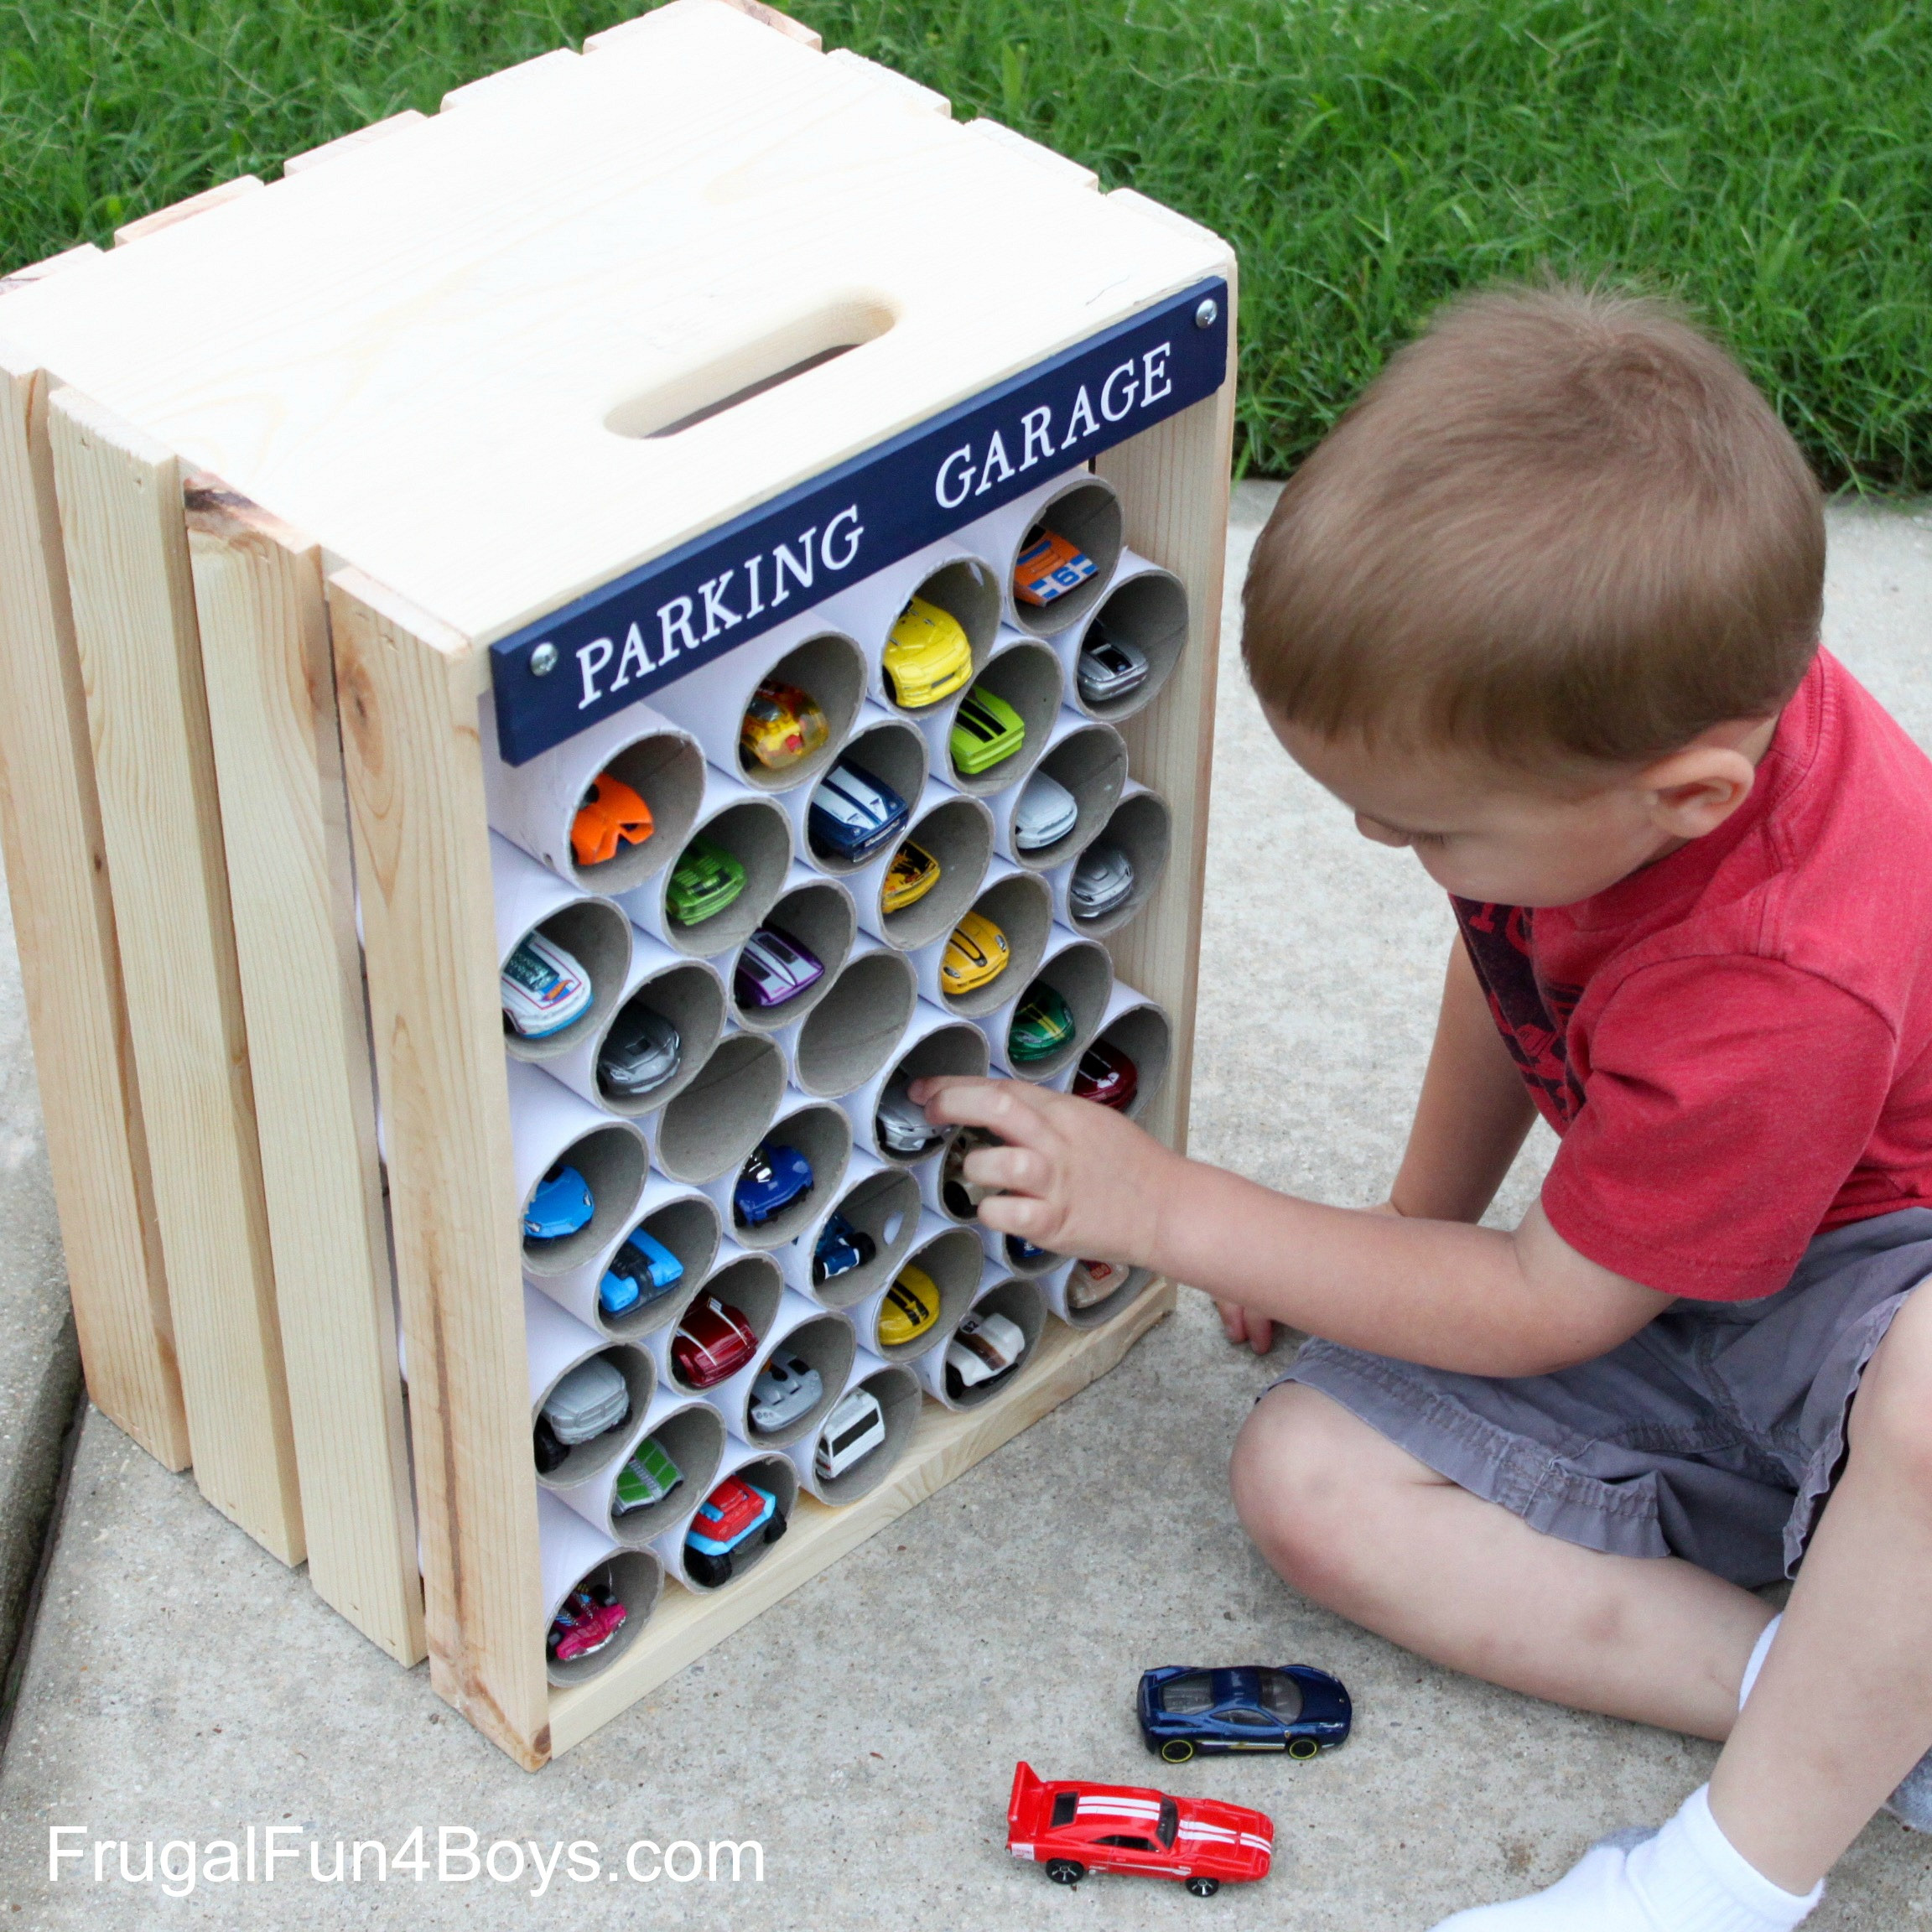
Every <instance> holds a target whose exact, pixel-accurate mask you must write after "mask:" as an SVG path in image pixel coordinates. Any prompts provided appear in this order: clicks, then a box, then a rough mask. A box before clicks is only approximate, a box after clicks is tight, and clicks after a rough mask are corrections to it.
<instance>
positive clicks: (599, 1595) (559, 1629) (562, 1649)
mask: <svg viewBox="0 0 1932 1932" xmlns="http://www.w3.org/2000/svg"><path fill="white" fill-rule="evenodd" d="M624 1622H625V1611H624V1606H623V1605H622V1604H621V1603H620V1602H618V1601H617V1597H616V1594H615V1592H614V1591H612V1589H611V1587H610V1585H609V1584H608V1583H579V1585H578V1586H577V1587H576V1588H575V1589H574V1590H573V1591H572V1592H570V1594H569V1596H568V1597H565V1598H564V1607H563V1608H562V1609H561V1610H559V1611H558V1613H557V1615H556V1618H555V1620H554V1621H553V1623H552V1624H551V1626H550V1634H549V1636H548V1639H546V1641H545V1644H544V1648H545V1649H546V1650H547V1651H548V1653H549V1657H550V1661H551V1662H552V1663H553V1664H574V1663H575V1662H576V1660H577V1659H579V1657H590V1656H594V1655H595V1654H596V1653H597V1652H598V1651H600V1650H601V1649H603V1648H604V1646H605V1644H608V1643H609V1642H610V1639H612V1638H613V1637H615V1635H616V1634H617V1633H618V1632H619V1631H620V1630H621V1629H622V1628H624Z"/></svg>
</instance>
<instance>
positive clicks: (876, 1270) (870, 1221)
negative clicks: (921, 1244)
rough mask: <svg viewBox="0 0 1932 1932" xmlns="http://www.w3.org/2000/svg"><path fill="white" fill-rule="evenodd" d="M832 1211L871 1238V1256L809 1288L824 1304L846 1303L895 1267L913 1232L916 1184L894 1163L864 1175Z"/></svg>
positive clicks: (878, 1284) (872, 1289)
mask: <svg viewBox="0 0 1932 1932" xmlns="http://www.w3.org/2000/svg"><path fill="white" fill-rule="evenodd" d="M837 1212H838V1213H840V1214H842V1215H844V1218H845V1219H846V1220H847V1221H848V1222H849V1223H850V1224H851V1226H852V1227H853V1228H855V1229H856V1230H857V1231H858V1232H859V1233H861V1234H863V1235H865V1237H866V1239H868V1240H870V1242H871V1244H872V1249H873V1254H872V1259H870V1261H865V1262H862V1263H860V1265H859V1266H858V1267H856V1268H852V1269H849V1270H847V1271H846V1272H845V1273H844V1274H843V1275H834V1276H833V1278H832V1279H831V1280H829V1281H825V1282H821V1283H819V1284H818V1285H816V1286H814V1288H813V1294H815V1295H816V1296H818V1299H819V1300H820V1301H823V1303H824V1304H825V1306H827V1307H828V1308H850V1307H853V1306H855V1305H856V1304H857V1303H859V1302H860V1301H864V1300H865V1297H866V1296H868V1295H875V1294H877V1293H878V1291H880V1289H881V1288H883V1287H884V1286H886V1284H887V1283H888V1282H889V1281H891V1279H892V1277H893V1276H894V1275H896V1274H897V1273H898V1272H899V1267H900V1264H901V1262H903V1261H904V1260H905V1259H906V1254H907V1253H908V1252H909V1251H910V1250H911V1246H912V1241H913V1238H914V1236H915V1235H917V1233H918V1231H919V1183H918V1182H917V1181H915V1180H914V1179H913V1178H912V1176H911V1175H910V1174H908V1173H906V1172H905V1171H903V1170H902V1169H899V1168H888V1169H887V1170H886V1171H885V1172H884V1173H883V1174H868V1175H867V1176H865V1179H864V1180H863V1181H861V1182H859V1184H858V1185H857V1186H856V1187H854V1188H852V1189H851V1190H850V1191H849V1192H848V1193H847V1194H845V1195H844V1197H843V1198H842V1199H841V1200H840V1201H839V1205H838V1209H837Z"/></svg>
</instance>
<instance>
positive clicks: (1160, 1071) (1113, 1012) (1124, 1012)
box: [1094, 984, 1174, 1120]
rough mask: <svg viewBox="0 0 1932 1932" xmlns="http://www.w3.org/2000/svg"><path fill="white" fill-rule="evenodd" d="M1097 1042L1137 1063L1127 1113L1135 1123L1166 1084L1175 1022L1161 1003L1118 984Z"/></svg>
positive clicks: (1108, 1003)
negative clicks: (1114, 1048)
mask: <svg viewBox="0 0 1932 1932" xmlns="http://www.w3.org/2000/svg"><path fill="white" fill-rule="evenodd" d="M1094 1039H1095V1041H1105V1042H1106V1043H1107V1044H1108V1045H1109V1046H1116V1047H1118V1048H1119V1050H1120V1052H1123V1053H1124V1054H1125V1055H1126V1056H1127V1057H1128V1058H1129V1059H1130V1060H1131V1061H1132V1062H1134V1071H1135V1075H1136V1076H1137V1078H1136V1080H1135V1088H1134V1098H1133V1099H1132V1100H1131V1101H1130V1103H1129V1104H1128V1105H1127V1107H1126V1109H1124V1111H1125V1113H1126V1115H1127V1118H1128V1119H1130V1120H1132V1119H1135V1118H1136V1117H1137V1116H1138V1115H1140V1114H1143V1113H1145V1111H1146V1109H1147V1108H1148V1107H1149V1106H1150V1104H1152V1103H1153V1101H1154V1099H1155V1098H1156V1095H1158V1094H1159V1093H1160V1091H1161V1087H1162V1086H1163V1085H1164V1084H1165V1083H1166V1078H1167V1067H1168V1064H1169V1062H1171V1060H1172V1058H1173V1056H1174V1022H1173V1021H1171V1019H1170V1018H1169V1017H1168V1015H1167V1009H1166V1007H1165V1006H1163V1005H1161V1002H1160V1001H1159V1000H1150V999H1149V998H1148V997H1147V995H1145V993H1136V992H1135V990H1134V989H1133V988H1132V987H1131V986H1124V985H1119V984H1116V985H1115V987H1114V993H1113V997H1112V998H1111V999H1109V1000H1108V1002H1107V1011H1106V1013H1105V1015H1104V1017H1103V1018H1102V1020H1101V1022H1100V1026H1099V1029H1098V1031H1097V1032H1096V1034H1095V1035H1094Z"/></svg>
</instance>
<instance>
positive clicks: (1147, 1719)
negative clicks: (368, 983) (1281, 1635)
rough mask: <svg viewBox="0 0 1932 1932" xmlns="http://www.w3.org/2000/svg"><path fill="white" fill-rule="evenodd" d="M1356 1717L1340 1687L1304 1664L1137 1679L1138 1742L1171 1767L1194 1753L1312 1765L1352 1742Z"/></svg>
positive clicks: (1176, 1668) (1170, 1669)
mask: <svg viewBox="0 0 1932 1932" xmlns="http://www.w3.org/2000/svg"><path fill="white" fill-rule="evenodd" d="M1352 1717H1353V1706H1351V1705H1350V1703H1349V1701H1348V1691H1347V1690H1344V1689H1343V1685H1342V1682H1341V1680H1340V1679H1338V1678H1335V1677H1331V1676H1330V1675H1328V1673H1327V1671H1326V1670H1315V1669H1314V1668H1313V1667H1312V1666H1311V1665H1306V1664H1289V1665H1283V1666H1282V1667H1280V1669H1277V1668H1275V1666H1274V1665H1249V1666H1246V1667H1244V1668H1242V1669H1239V1670H1196V1669H1194V1668H1193V1667H1192V1665H1186V1664H1170V1665H1166V1667H1165V1668H1164V1669H1161V1670H1149V1671H1147V1672H1145V1674H1144V1675H1142V1677H1141V1679H1140V1735H1141V1736H1142V1737H1144V1738H1145V1739H1146V1741H1147V1748H1148V1749H1149V1750H1150V1751H1152V1752H1156V1753H1158V1754H1159V1755H1160V1756H1161V1757H1162V1758H1166V1761H1167V1762H1168V1763H1170V1764H1185V1763H1187V1760H1188V1759H1189V1758H1192V1756H1193V1755H1194V1754H1195V1753H1196V1752H1197V1751H1198V1752H1213V1751H1285V1752H1286V1753H1287V1754H1288V1755H1289V1756H1290V1757H1291V1758H1312V1757H1313V1756H1314V1755H1315V1754H1316V1753H1317V1752H1318V1751H1325V1750H1327V1749H1329V1748H1332V1747H1333V1746H1334V1745H1337V1744H1339V1743H1340V1742H1342V1741H1343V1739H1344V1738H1345V1737H1347V1736H1348V1726H1349V1722H1350V1721H1351V1719H1352Z"/></svg>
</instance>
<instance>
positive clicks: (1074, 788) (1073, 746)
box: [1013, 721, 1127, 872]
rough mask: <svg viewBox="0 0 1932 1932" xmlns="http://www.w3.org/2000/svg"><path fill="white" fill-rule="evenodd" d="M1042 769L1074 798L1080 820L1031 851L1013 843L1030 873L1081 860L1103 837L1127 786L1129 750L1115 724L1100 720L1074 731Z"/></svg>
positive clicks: (1044, 760) (1017, 859)
mask: <svg viewBox="0 0 1932 1932" xmlns="http://www.w3.org/2000/svg"><path fill="white" fill-rule="evenodd" d="M1039 769H1040V770H1041V771H1044V772H1045V773H1046V775H1047V776H1049V777H1050V778H1055V779H1057V780H1058V781H1059V782H1060V783H1061V784H1062V785H1064V786H1065V787H1067V790H1068V791H1069V792H1072V794H1073V799H1074V802H1075V803H1076V804H1077V805H1078V807H1079V808H1080V816H1079V817H1078V818H1077V819H1076V820H1075V821H1074V823H1073V828H1072V831H1070V832H1068V833H1067V834H1065V835H1064V836H1063V837H1062V838H1059V839H1055V840H1054V841H1053V843H1052V844H1051V845H1042V846H1041V847H1039V848H1038V849H1036V850H1034V851H1031V852H1026V851H1022V850H1021V848H1020V846H1019V845H1018V844H1017V843H1015V844H1014V845H1013V861H1014V863H1015V865H1023V866H1025V867H1026V870H1028V871H1030V872H1049V871H1051V870H1052V869H1053V868H1054V867H1055V866H1056V865H1064V864H1065V863H1066V861H1067V860H1069V859H1074V858H1078V856H1079V854H1081V853H1083V852H1084V851H1085V850H1086V849H1087V848H1088V846H1089V845H1091V844H1093V841H1094V840H1095V839H1098V837H1099V836H1100V831H1101V828H1102V827H1103V826H1104V825H1105V824H1106V823H1107V821H1108V820H1109V818H1111V817H1112V816H1113V814H1114V807H1115V806H1116V805H1117V804H1119V802H1120V792H1121V789H1122V787H1124V785H1125V784H1126V782H1127V747H1126V745H1124V743H1122V741H1121V738H1120V735H1119V732H1117V731H1116V730H1114V727H1113V726H1112V725H1102V724H1100V723H1098V721H1096V722H1094V723H1093V724H1091V725H1085V726H1083V727H1082V728H1081V729H1080V730H1074V731H1069V732H1068V733H1067V735H1066V736H1065V737H1064V738H1062V740H1060V742H1059V743H1058V744H1057V745H1055V746H1054V747H1053V748H1052V750H1050V751H1048V752H1047V754H1046V756H1045V757H1044V758H1042V759H1041V761H1040V766H1039Z"/></svg>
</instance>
